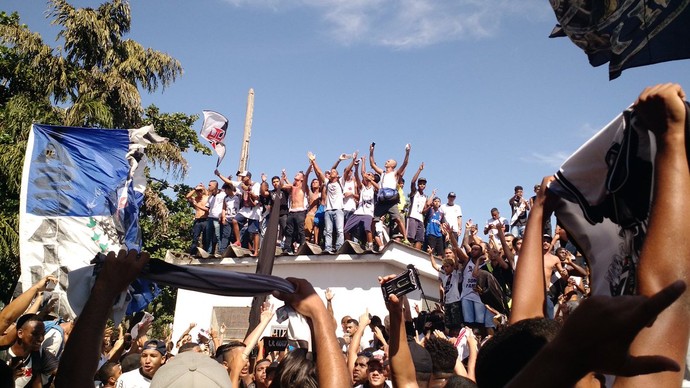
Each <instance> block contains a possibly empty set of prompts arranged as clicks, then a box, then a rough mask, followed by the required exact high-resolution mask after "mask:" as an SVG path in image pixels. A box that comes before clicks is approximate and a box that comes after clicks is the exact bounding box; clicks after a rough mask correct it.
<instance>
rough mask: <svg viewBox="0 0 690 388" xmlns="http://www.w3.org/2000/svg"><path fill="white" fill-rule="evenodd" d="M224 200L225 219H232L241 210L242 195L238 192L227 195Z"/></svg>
mask: <svg viewBox="0 0 690 388" xmlns="http://www.w3.org/2000/svg"><path fill="white" fill-rule="evenodd" d="M223 202H225V220H226V221H232V219H233V218H235V216H236V215H237V212H238V211H239V210H240V197H238V196H237V194H235V195H230V196H229V195H226V196H225V198H224V199H223Z"/></svg>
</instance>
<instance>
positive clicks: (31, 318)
mask: <svg viewBox="0 0 690 388" xmlns="http://www.w3.org/2000/svg"><path fill="white" fill-rule="evenodd" d="M27 322H43V321H42V320H41V318H39V317H38V315H37V314H24V315H22V316H21V317H19V319H17V325H16V328H17V330H21V328H22V327H23V326H24V325H26V323H27Z"/></svg>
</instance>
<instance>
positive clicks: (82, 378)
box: [55, 250, 149, 387]
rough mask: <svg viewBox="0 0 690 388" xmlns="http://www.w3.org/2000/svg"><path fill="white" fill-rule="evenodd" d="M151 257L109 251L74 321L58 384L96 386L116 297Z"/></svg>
mask: <svg viewBox="0 0 690 388" xmlns="http://www.w3.org/2000/svg"><path fill="white" fill-rule="evenodd" d="M148 261H149V254H148V253H146V252H142V253H141V254H140V253H138V252H137V251H135V250H131V251H129V252H126V251H124V250H121V251H120V252H119V253H118V254H117V255H116V254H115V252H110V253H108V255H107V256H106V258H105V262H104V263H103V268H101V271H100V272H99V274H98V277H97V278H96V282H95V284H94V286H93V288H92V289H91V294H90V295H89V299H88V300H87V301H86V305H85V306H84V309H83V311H82V313H81V315H80V316H79V319H78V320H77V321H76V322H75V324H74V328H73V329H72V333H71V334H70V336H69V341H67V343H66V344H65V349H64V351H63V353H62V357H61V358H60V366H59V367H58V372H57V376H56V377H55V386H56V387H88V386H93V376H94V375H95V374H96V369H97V368H98V358H99V355H100V354H101V343H102V341H103V332H104V330H105V325H106V322H107V320H108V313H109V312H110V310H111V308H112V306H113V301H114V300H115V297H116V296H118V295H119V294H120V293H121V292H122V291H123V290H125V289H126V288H127V287H128V286H129V284H130V283H131V282H132V281H134V279H135V278H136V277H137V276H138V275H139V273H140V272H141V270H142V269H143V268H144V265H146V263H148Z"/></svg>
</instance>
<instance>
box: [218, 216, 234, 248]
mask: <svg viewBox="0 0 690 388" xmlns="http://www.w3.org/2000/svg"><path fill="white" fill-rule="evenodd" d="M232 234H233V231H232V221H227V222H226V223H225V224H223V226H222V227H221V234H220V235H221V238H220V242H219V243H218V252H220V254H221V255H222V254H223V253H224V252H225V250H226V249H227V248H228V245H230V243H233V242H235V241H234V240H235V239H233V238H232Z"/></svg>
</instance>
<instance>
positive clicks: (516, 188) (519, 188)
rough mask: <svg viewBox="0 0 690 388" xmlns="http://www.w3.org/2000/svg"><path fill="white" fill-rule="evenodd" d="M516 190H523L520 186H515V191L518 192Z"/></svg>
mask: <svg viewBox="0 0 690 388" xmlns="http://www.w3.org/2000/svg"><path fill="white" fill-rule="evenodd" d="M518 190H524V189H523V188H522V186H520V185H517V186H515V191H518Z"/></svg>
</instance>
